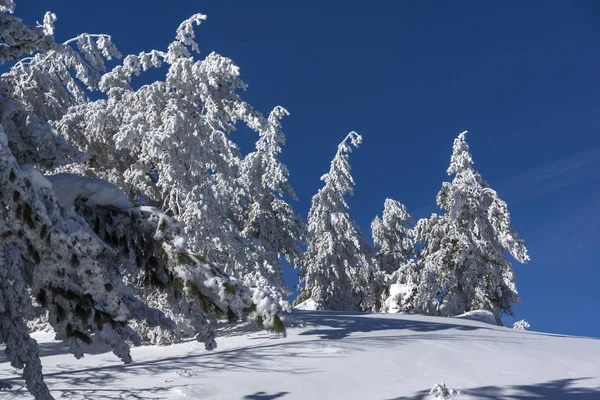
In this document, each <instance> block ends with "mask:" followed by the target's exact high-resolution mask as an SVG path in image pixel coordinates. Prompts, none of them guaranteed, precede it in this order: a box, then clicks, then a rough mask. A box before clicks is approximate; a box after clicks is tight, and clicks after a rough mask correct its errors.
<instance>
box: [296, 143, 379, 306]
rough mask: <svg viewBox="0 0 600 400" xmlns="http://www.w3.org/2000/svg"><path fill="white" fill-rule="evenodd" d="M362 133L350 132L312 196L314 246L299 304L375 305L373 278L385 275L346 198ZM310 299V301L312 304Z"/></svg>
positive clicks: (311, 244) (303, 269) (303, 271)
mask: <svg viewBox="0 0 600 400" xmlns="http://www.w3.org/2000/svg"><path fill="white" fill-rule="evenodd" d="M361 142H362V137H361V136H360V135H358V134H357V133H356V132H350V133H349V134H348V136H346V138H345V139H344V140H343V141H342V142H341V143H340V144H339V146H338V150H337V153H336V155H335V157H334V158H333V160H332V161H331V167H330V169H329V172H328V173H327V174H325V175H323V176H322V177H321V180H322V181H323V182H325V185H324V186H323V187H322V188H321V189H320V190H319V192H318V193H317V194H316V195H314V196H313V198H312V206H311V209H310V212H309V214H308V224H307V225H308V234H309V236H308V249H307V251H306V254H305V257H304V261H303V265H302V267H301V276H300V278H301V285H302V286H301V289H302V292H301V294H300V296H299V297H298V299H297V300H296V304H300V303H302V302H305V301H307V302H308V303H310V307H311V308H314V309H317V310H338V311H351V310H363V311H366V310H374V309H375V308H376V307H377V300H378V299H377V296H376V295H375V291H374V290H373V286H372V285H373V282H375V281H376V280H378V279H380V278H379V274H378V272H379V271H378V270H377V269H376V264H375V262H374V254H373V249H372V247H371V246H370V245H369V243H368V242H367V241H366V239H365V238H364V236H363V235H362V233H361V232H360V230H359V228H358V225H357V224H356V222H354V220H352V218H351V217H350V215H349V214H348V212H347V209H348V204H347V203H346V200H345V199H344V197H345V196H346V195H347V194H353V192H354V179H353V178H352V175H351V174H350V162H349V155H350V153H351V152H352V146H354V147H358V145H359V144H360V143H361ZM308 303H305V305H306V304H308Z"/></svg>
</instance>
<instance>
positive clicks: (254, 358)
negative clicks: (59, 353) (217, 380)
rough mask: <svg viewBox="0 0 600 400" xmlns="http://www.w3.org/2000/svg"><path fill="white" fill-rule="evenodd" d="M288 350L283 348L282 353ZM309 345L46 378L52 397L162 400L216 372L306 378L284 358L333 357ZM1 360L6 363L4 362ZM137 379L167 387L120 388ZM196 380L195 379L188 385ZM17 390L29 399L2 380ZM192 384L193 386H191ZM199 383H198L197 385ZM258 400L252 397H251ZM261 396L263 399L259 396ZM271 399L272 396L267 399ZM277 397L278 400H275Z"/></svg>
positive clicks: (64, 367) (68, 370) (65, 368)
mask: <svg viewBox="0 0 600 400" xmlns="http://www.w3.org/2000/svg"><path fill="white" fill-rule="evenodd" d="M283 346H285V348H283ZM310 350H311V349H310V348H309V347H308V345H307V343H306V342H304V341H302V342H290V341H278V342H276V343H273V342H270V343H267V344H262V345H257V346H249V347H241V348H233V349H227V350H215V351H210V352H208V351H202V352H198V351H197V350H190V352H189V353H188V354H183V355H178V356H173V357H165V358H160V359H150V360H138V361H136V360H135V354H134V362H133V363H131V364H116V362H118V360H115V364H112V365H105V366H100V367H87V368H80V369H77V368H76V367H74V365H73V364H57V365H54V366H53V369H55V370H58V371H56V372H48V373H44V379H45V380H46V382H47V383H48V384H49V386H50V390H51V391H52V392H55V393H56V392H62V393H63V394H62V397H61V398H66V399H69V398H73V399H75V398H76V399H85V400H88V399H89V400H92V399H106V400H109V399H112V400H121V399H124V398H125V399H140V400H141V399H144V400H146V399H158V398H165V396H166V393H164V392H165V391H168V390H171V389H172V388H174V387H176V386H174V385H180V384H185V383H187V382H190V383H192V382H194V381H193V377H197V376H201V377H206V376H210V374H211V373H213V372H218V371H225V370H226V371H228V372H250V371H254V372H266V373H273V372H279V373H294V374H307V373H313V372H315V371H314V370H311V369H308V368H302V367H300V368H299V367H293V368H291V367H290V368H286V366H285V363H284V362H283V359H284V358H287V357H290V358H291V359H297V358H310V359H315V358H323V357H330V356H331V357H335V355H328V354H319V353H318V352H313V351H310ZM0 361H2V360H0ZM136 376H144V377H146V376H153V377H156V378H157V379H158V380H160V381H162V382H164V385H162V386H161V387H151V388H131V387H127V388H121V387H120V386H121V385H122V383H123V382H126V381H128V380H131V381H133V382H135V377H136ZM190 378H192V379H191V380H189V379H190ZM2 379H3V381H4V382H6V383H9V384H11V385H12V386H13V390H11V391H10V393H11V394H13V395H26V393H27V391H26V389H25V388H24V385H23V379H22V377H20V376H12V377H2ZM188 380H189V381H188ZM194 383H195V382H194ZM285 394H287V393H283V392H281V393H276V394H274V395H268V394H266V393H264V392H259V393H255V394H253V395H249V396H250V397H247V398H248V399H256V400H259V399H265V400H266V399H277V398H280V397H282V396H283V395H285ZM252 396H254V397H252ZM257 396H263V397H257ZM269 396H270V397H269ZM273 396H278V397H273Z"/></svg>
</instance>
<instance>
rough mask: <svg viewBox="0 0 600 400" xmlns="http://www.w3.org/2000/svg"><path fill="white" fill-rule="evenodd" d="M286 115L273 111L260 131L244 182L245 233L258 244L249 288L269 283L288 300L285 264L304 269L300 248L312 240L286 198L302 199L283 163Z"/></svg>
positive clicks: (247, 161)
mask: <svg viewBox="0 0 600 400" xmlns="http://www.w3.org/2000/svg"><path fill="white" fill-rule="evenodd" d="M285 115H288V112H287V110H285V109H284V108H282V107H276V108H275V109H274V110H273V111H272V112H271V114H270V115H269V118H268V122H267V127H266V129H264V130H261V131H260V132H259V134H260V138H259V139H258V141H257V142H256V151H254V152H252V153H250V154H248V155H247V156H246V157H245V158H244V161H243V163H242V179H243V181H244V183H245V185H244V186H245V189H246V193H247V194H248V196H249V203H248V205H247V207H246V211H245V218H244V226H243V230H242V234H243V235H244V237H246V238H249V239H251V240H252V243H253V248H252V249H250V250H251V252H252V253H253V254H254V255H255V257H256V259H257V260H256V262H255V265H256V267H255V269H254V270H253V271H252V272H251V273H249V274H246V275H245V276H244V283H246V284H247V285H249V286H252V285H254V284H256V282H261V281H262V280H264V281H265V284H266V285H265V286H266V287H267V288H270V290H272V291H275V292H276V293H275V296H276V297H278V298H281V299H282V300H283V299H284V298H285V296H287V295H289V294H291V292H290V291H289V289H288V288H287V287H286V286H285V284H284V282H283V273H282V270H281V261H280V260H281V258H285V259H286V260H287V261H288V262H289V263H290V264H291V265H294V266H297V265H299V263H300V260H301V258H302V250H301V249H300V246H299V244H300V243H301V242H304V240H305V236H306V232H305V230H306V227H305V226H304V223H303V221H302V218H301V217H300V216H299V215H298V214H296V213H295V212H294V211H293V209H292V207H291V206H290V204H289V203H287V202H286V200H285V199H284V196H288V197H289V198H291V199H294V200H296V199H297V197H296V193H295V191H294V189H293V188H292V186H291V185H290V183H289V181H288V176H289V172H288V169H287V167H286V166H285V165H284V164H283V163H282V162H281V161H280V160H279V158H278V155H279V153H281V151H282V149H281V146H282V145H284V144H285V136H284V134H283V131H282V130H281V122H280V120H281V118H283V117H284V116H285Z"/></svg>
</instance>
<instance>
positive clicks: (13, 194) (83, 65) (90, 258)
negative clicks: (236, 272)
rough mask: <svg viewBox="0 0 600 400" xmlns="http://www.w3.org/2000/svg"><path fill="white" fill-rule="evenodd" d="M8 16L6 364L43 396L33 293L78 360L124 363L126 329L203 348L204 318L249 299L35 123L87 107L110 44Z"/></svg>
mask: <svg viewBox="0 0 600 400" xmlns="http://www.w3.org/2000/svg"><path fill="white" fill-rule="evenodd" d="M13 9H14V2H12V1H8V0H0V26H1V27H2V29H1V30H0V40H2V42H3V46H1V49H0V62H1V63H4V62H5V61H7V60H9V59H10V60H17V61H16V64H15V65H14V67H13V68H12V69H11V70H10V71H9V72H8V73H6V74H3V75H2V77H1V78H0V87H1V89H2V90H1V91H0V203H1V207H0V209H1V213H2V218H1V219H0V221H1V222H0V342H1V343H4V344H5V346H6V350H5V353H6V355H7V358H8V359H9V360H10V362H11V364H12V365H13V366H14V367H16V368H23V374H24V378H25V382H26V385H27V388H28V389H29V391H30V392H31V393H32V394H33V395H34V397H35V398H36V399H51V398H52V396H51V395H50V393H49V392H48V389H47V387H46V386H45V384H44V381H43V377H42V374H41V363H40V360H39V355H38V349H37V344H36V342H35V341H34V340H33V339H31V338H30V337H29V335H28V332H27V326H26V323H25V321H26V320H27V319H30V318H33V316H34V313H33V307H32V306H33V304H32V297H33V298H35V303H36V304H37V306H39V307H40V308H41V309H43V310H45V313H46V320H47V321H48V323H49V324H50V325H51V326H52V328H53V329H54V331H55V333H56V337H57V338H58V339H62V340H64V341H66V342H67V343H68V344H69V346H70V348H71V350H72V351H73V353H74V354H75V355H76V356H77V357H81V356H82V355H83V352H82V348H81V346H80V344H81V343H82V342H83V343H89V342H91V341H92V338H97V340H102V341H104V342H106V343H107V344H109V345H110V346H111V347H112V348H113V351H114V353H115V354H116V355H118V356H119V357H120V358H121V359H123V361H125V362H130V361H131V356H130V354H129V343H134V344H139V343H140V341H141V338H140V336H139V334H138V333H137V332H136V331H135V330H133V329H132V326H133V327H135V328H140V327H144V328H145V329H146V330H147V331H146V332H142V333H144V334H148V332H152V330H153V329H158V330H159V333H160V332H170V333H171V334H172V335H173V336H175V337H177V336H179V332H178V331H177V330H175V331H174V330H173V329H174V327H175V323H177V326H178V327H181V326H184V327H189V328H190V329H191V330H192V331H193V333H194V334H196V335H197V338H198V340H200V341H203V342H205V343H206V347H207V348H209V349H211V348H214V346H215V341H214V336H215V335H214V331H213V327H212V326H211V324H210V321H211V320H214V319H217V318H225V317H227V318H228V319H230V320H233V319H237V318H238V317H239V316H240V315H242V312H243V309H244V308H247V307H249V306H250V305H252V304H253V301H254V300H255V299H256V298H257V296H256V293H255V292H252V291H251V290H249V289H247V288H245V287H244V286H243V285H242V284H241V282H239V281H237V280H236V279H234V278H230V277H229V276H227V275H226V274H224V273H223V272H222V270H221V267H220V266H218V265H215V264H212V263H208V262H207V261H206V260H205V259H204V258H203V257H202V256H201V255H199V254H196V253H194V252H193V251H192V250H191V249H190V248H189V246H188V244H187V243H186V240H185V239H184V237H183V234H184V233H185V232H184V230H183V229H182V228H181V226H180V224H179V222H178V221H177V220H176V219H174V218H173V217H172V216H170V215H167V214H166V213H165V212H162V211H161V210H160V209H157V208H154V207H151V206H135V205H132V202H131V201H130V199H128V198H127V196H126V195H125V194H124V193H123V192H122V191H121V190H120V189H119V188H118V187H117V186H115V185H113V184H111V183H109V182H108V181H106V180H103V179H100V178H95V177H89V176H81V175H83V173H88V172H89V170H88V169H86V168H85V166H84V162H86V159H87V165H89V164H90V159H89V158H87V156H86V155H85V154H84V153H82V152H81V151H79V150H78V149H77V148H75V147H73V146H72V145H71V144H69V143H68V142H67V141H65V139H64V137H63V135H62V134H61V133H60V132H59V131H58V130H56V129H55V127H56V126H59V125H60V124H54V125H50V124H49V123H48V122H46V121H47V120H50V119H52V118H55V117H57V116H65V115H67V114H68V113H67V111H68V110H67V109H66V107H69V106H74V105H75V106H77V105H79V106H81V105H83V104H86V101H87V99H86V98H85V97H84V95H85V91H83V90H80V88H79V89H78V87H77V86H76V85H80V84H82V85H88V84H89V85H92V86H93V85H94V84H95V83H94V82H97V83H99V82H101V81H100V79H97V77H98V76H99V75H100V74H101V73H102V70H103V68H104V64H103V62H101V61H99V60H101V57H102V55H104V56H111V55H116V54H117V53H116V49H114V47H113V46H112V44H110V38H109V37H107V36H104V35H94V36H92V35H85V34H84V35H80V36H79V37H78V39H77V40H75V41H68V42H67V43H65V44H57V43H55V42H54V40H53V37H52V33H53V30H54V26H53V23H54V22H55V20H56V17H55V16H54V15H53V14H50V13H48V14H46V17H45V18H44V24H43V25H41V26H39V27H30V26H27V25H25V24H23V22H22V21H21V20H20V19H19V18H17V17H14V16H12V15H11V13H12V12H13ZM186 29H187V27H186V25H185V23H184V24H183V25H182V27H180V30H181V32H178V37H179V38H180V39H181V41H183V42H187V41H188V36H187V35H188V34H187V33H186V32H187V31H186ZM72 45H75V47H71V46H72ZM107 49H110V51H109V50H107ZM36 52H37V53H36ZM71 70H75V71H76V74H75V76H74V77H72V76H70V75H69V71H71ZM40 88H43V89H40ZM91 88H92V89H93V87H91ZM36 93H37V94H38V95H42V94H45V95H46V96H47V97H48V99H47V101H38V100H39V99H36ZM77 93H79V94H81V96H79V97H78V95H77ZM53 101H55V102H53ZM104 122H110V121H104ZM96 123H98V124H102V123H103V121H96ZM107 129H108V128H107ZM109 158H110V157H109ZM92 163H93V162H92ZM57 171H63V173H58V174H57V173H56V172H57ZM64 171H68V172H67V173H64ZM73 172H79V173H80V175H77V174H74V173H73ZM44 173H45V174H46V175H44ZM98 175H99V174H98ZM171 214H174V213H171ZM123 270H124V271H125V272H124V273H123ZM123 278H125V280H126V282H127V283H128V284H130V285H132V288H133V289H134V290H133V291H132V290H131V289H132V288H130V287H128V286H127V285H126V284H125V282H124V281H123ZM150 293H151V294H152V295H153V294H156V293H158V294H159V295H158V296H157V297H158V299H159V300H157V301H155V303H154V304H153V305H156V306H163V305H164V304H168V307H162V308H163V309H166V310H167V311H168V312H169V315H168V317H171V318H172V319H173V320H174V321H173V320H171V319H170V318H168V317H167V316H165V314H164V313H163V312H162V311H158V310H156V309H154V308H151V307H149V306H148V305H147V304H145V303H143V302H141V301H140V300H138V297H137V296H141V297H143V298H144V299H145V300H148V299H150V298H155V297H153V296H152V295H150ZM259 300H260V298H259ZM267 303H268V302H267ZM258 306H259V307H263V308H264V309H265V310H261V309H259V307H257V309H258V311H259V312H261V311H262V312H264V313H265V314H266V315H267V316H270V317H271V320H270V321H269V320H268V319H267V322H270V323H271V326H273V327H274V328H279V329H283V326H282V325H281V321H280V320H279V319H278V318H277V317H276V314H275V312H273V313H270V312H271V309H267V308H268V307H267V306H268V304H267V305H265V304H264V303H263V304H261V303H259V304H258ZM278 310H279V309H277V311H278ZM181 321H183V322H185V324H181V323H180V322H181ZM174 322H175V323H174ZM265 325H266V324H265ZM155 333H156V332H155ZM94 340H96V339H94Z"/></svg>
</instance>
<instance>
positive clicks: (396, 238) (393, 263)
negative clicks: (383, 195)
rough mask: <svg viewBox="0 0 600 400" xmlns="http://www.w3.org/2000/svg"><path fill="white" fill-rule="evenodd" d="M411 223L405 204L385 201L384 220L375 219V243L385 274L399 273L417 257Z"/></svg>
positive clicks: (373, 233) (373, 228) (372, 227)
mask: <svg viewBox="0 0 600 400" xmlns="http://www.w3.org/2000/svg"><path fill="white" fill-rule="evenodd" d="M411 223H412V218H411V216H410V215H409V214H408V212H407V211H406V207H405V206H404V204H402V203H400V202H398V201H396V200H392V199H386V200H385V203H384V208H383V216H382V218H379V216H376V217H375V219H373V222H372V223H371V232H372V235H373V242H374V243H375V251H376V252H377V260H378V263H379V268H380V269H381V270H382V271H384V272H385V273H388V274H391V273H393V272H395V271H397V270H398V269H399V268H400V267H401V266H402V265H404V264H406V263H407V262H408V261H409V260H410V259H411V258H412V257H413V256H414V255H415V245H414V241H413V239H412V231H411V228H410V224H411Z"/></svg>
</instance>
